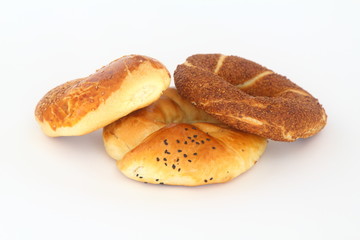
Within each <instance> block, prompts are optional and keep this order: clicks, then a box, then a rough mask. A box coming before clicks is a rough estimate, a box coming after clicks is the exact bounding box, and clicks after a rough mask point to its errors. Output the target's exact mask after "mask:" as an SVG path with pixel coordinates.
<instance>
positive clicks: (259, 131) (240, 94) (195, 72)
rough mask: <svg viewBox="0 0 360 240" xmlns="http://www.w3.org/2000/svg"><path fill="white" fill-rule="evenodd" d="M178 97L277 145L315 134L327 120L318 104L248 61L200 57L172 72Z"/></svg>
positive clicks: (301, 90) (285, 79)
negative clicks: (274, 141) (278, 142)
mask: <svg viewBox="0 0 360 240" xmlns="http://www.w3.org/2000/svg"><path fill="white" fill-rule="evenodd" d="M174 80H175V85H176V88H177V90H178V91H179V94H180V95H181V96H183V97H184V98H186V99H187V100H189V101H190V102H191V103H192V104H194V105H195V106H196V107H198V108H200V109H202V110H204V111H205V112H207V113H208V114H210V115H212V116H213V117H214V118H216V119H218V120H219V121H221V122H223V123H226V124H227V125H229V126H231V127H233V128H236V129H239V130H242V131H245V132H249V133H253V134H256V135H259V136H262V137H265V138H270V139H272V140H277V141H295V140H296V139H298V138H307V137H310V136H312V135H314V134H316V133H318V132H319V131H320V130H321V129H322V128H323V127H324V126H325V124H326V120H327V116H326V113H325V110H324V109H323V107H322V106H321V105H320V104H319V102H318V100H317V99H316V98H314V97H313V96H311V94H310V93H308V92H307V91H305V90H303V89H302V88H300V87H299V86H297V85H296V84H294V83H293V82H291V81H290V80H289V79H287V78H286V77H284V76H281V75H279V74H276V73H274V72H273V71H271V70H269V69H267V68H265V67H263V66H261V65H259V64H257V63H254V62H252V61H249V60H246V59H244V58H240V57H236V56H224V55H221V54H198V55H193V56H191V57H189V58H187V59H186V62H185V63H183V64H181V65H179V66H178V67H177V69H176V71H175V73H174Z"/></svg>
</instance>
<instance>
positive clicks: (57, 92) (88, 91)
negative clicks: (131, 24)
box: [35, 55, 170, 135]
mask: <svg viewBox="0 0 360 240" xmlns="http://www.w3.org/2000/svg"><path fill="white" fill-rule="evenodd" d="M145 63H150V64H151V65H150V66H151V67H152V68H153V69H159V70H163V71H165V72H166V73H167V77H168V79H170V74H169V73H168V71H167V70H166V68H165V67H164V66H163V65H162V64H161V63H159V62H158V61H157V60H155V59H152V58H149V57H145V56H140V55H130V56H124V57H122V58H119V59H117V60H115V61H113V62H111V63H110V64H108V65H107V66H104V67H102V68H101V69H99V70H97V71H96V73H94V74H92V75H90V76H88V77H86V78H80V79H76V80H73V81H69V82H67V83H65V84H62V85H60V86H58V87H56V88H54V89H52V90H51V91H49V92H48V93H47V94H46V95H45V96H44V97H43V98H42V99H41V100H40V102H39V103H38V105H37V107H36V110H35V116H36V119H37V120H38V121H39V123H40V124H45V123H46V124H48V125H49V126H50V128H51V130H50V128H49V130H48V131H53V132H56V130H57V129H58V128H66V127H68V128H71V127H72V126H75V125H76V124H77V123H78V122H79V121H80V120H82V119H83V118H84V116H85V115H87V114H88V113H89V112H92V111H95V110H97V109H98V108H99V106H100V105H102V104H105V103H107V100H108V99H109V97H110V96H112V94H113V93H114V92H116V91H118V90H119V89H121V87H122V85H123V82H124V81H125V80H126V79H128V78H130V77H131V74H132V73H133V72H135V71H136V70H137V69H138V68H139V67H140V66H143V65H144V64H145ZM144 77H145V78H146V76H144ZM134 82H135V81H134ZM168 82H169V81H168ZM165 85H166V84H164V88H163V89H162V90H164V89H165V88H166V87H167V86H168V84H167V85H166V86H165ZM122 91H124V92H125V91H126V90H122ZM160 93H161V91H160V92H159V95H160ZM149 104H150V103H149ZM134 110H136V108H135V109H134ZM119 117H121V116H119ZM113 120H116V119H113ZM94 124H95V125H96V123H94ZM101 127H102V126H96V128H101ZM92 130H95V129H92ZM54 135H56V134H54Z"/></svg>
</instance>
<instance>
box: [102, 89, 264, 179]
mask: <svg viewBox="0 0 360 240" xmlns="http://www.w3.org/2000/svg"><path fill="white" fill-rule="evenodd" d="M103 139H104V144H105V148H106V150H107V152H108V154H109V155H110V156H111V157H112V158H114V159H116V160H117V166H118V168H119V169H120V171H121V172H122V173H123V174H125V175H126V176H127V177H129V178H131V179H134V180H137V181H141V182H147V183H154V184H168V185H185V186H196V185H204V184H211V183H221V182H226V181H228V180H230V179H233V178H234V177H236V176H238V175H239V174H241V173H243V172H244V171H246V170H248V169H249V168H250V167H251V166H253V165H254V164H255V163H256V161H257V160H258V159H259V157H260V155H261V154H262V153H263V152H264V150H265V148H266V143H267V141H266V139H265V138H262V137H259V136H255V135H252V134H248V133H244V132H241V131H238V130H234V129H231V128H229V127H227V126H225V125H224V124H221V123H219V122H218V121H217V120H215V119H214V118H212V117H211V116H209V115H208V114H206V113H205V112H203V111H202V110H199V109H197V108H196V107H194V106H193V105H192V104H191V103H189V102H188V101H186V100H185V99H183V98H182V97H180V96H179V95H178V93H177V91H176V90H175V89H167V90H166V91H165V92H164V95H163V96H161V97H160V99H159V100H157V101H156V102H154V103H153V104H151V105H150V106H148V107H146V108H143V109H140V110H137V111H135V112H133V113H131V114H129V115H127V116H126V117H124V118H121V119H119V120H117V121H116V122H114V123H112V124H110V125H108V126H106V127H105V128H104V132H103Z"/></svg>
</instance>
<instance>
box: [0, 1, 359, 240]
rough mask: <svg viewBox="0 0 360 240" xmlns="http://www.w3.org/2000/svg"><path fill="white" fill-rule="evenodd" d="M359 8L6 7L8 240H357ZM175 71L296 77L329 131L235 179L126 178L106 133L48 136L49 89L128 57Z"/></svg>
mask: <svg viewBox="0 0 360 240" xmlns="http://www.w3.org/2000/svg"><path fill="white" fill-rule="evenodd" d="M359 10H360V2H359V1H356V0H354V1H345V0H341V1H331V0H329V1H315V0H311V1H285V0H284V1H280V0H279V1H250V0H249V1H225V0H222V1H196V0H192V1H189V0H183V1H179V2H171V1H154V0H153V1H143V2H141V1H124V2H122V1H107V0H104V1H91V0H90V1H53V2H52V1H38V0H35V1H16V0H15V1H1V6H0V27H1V31H0V74H1V75H0V76H1V79H0V81H1V85H0V86H1V94H0V98H1V99H0V102H1V119H0V121H1V125H0V126H1V138H0V141H1V155H0V239H4V240H7V239H156V240H159V239H229V238H230V239H360V230H359V227H360V206H359V205H360V187H359V185H360V172H359V170H360V157H359V148H360V140H359V139H360V138H359V135H360V129H359V117H360V107H359V103H360V101H359V96H360V94H359V90H360V84H359V81H360V80H359V78H360V77H359V76H360V70H359V69H360V66H359V63H360V47H359V46H360V24H359V23H360V17H359V16H360V14H359ZM132 53H135V54H144V55H148V56H151V57H154V58H156V59H158V60H160V61H161V62H163V63H164V64H165V65H166V66H167V67H168V69H169V70H170V72H173V71H174V70H175V68H176V65H177V64H180V63H182V62H183V61H184V60H185V58H186V57H187V56H190V55H192V54H195V53H223V54H232V55H238V56H242V57H245V58H248V59H251V60H253V61H256V62H258V63H260V64H262V65H265V66H267V67H268V68H270V69H272V70H274V71H276V72H278V73H280V74H283V75H286V76H287V77H289V78H290V79H291V80H292V81H294V82H295V83H297V84H298V85H300V86H302V87H303V88H304V89H306V90H308V91H309V92H310V93H312V94H313V95H314V96H315V97H317V98H318V99H319V100H320V102H321V103H322V104H323V106H324V107H325V109H326V111H327V113H328V117H329V119H328V124H327V126H326V128H325V129H324V130H323V131H322V132H321V133H320V134H318V135H316V136H315V137H312V138H310V139H306V140H300V141H297V142H295V143H279V142H270V143H269V145H268V148H267V150H266V152H265V154H264V155H263V157H262V158H261V159H260V161H259V162H258V164H257V165H256V166H254V167H253V168H252V169H251V170H250V171H248V172H246V173H245V174H243V175H241V176H239V177H238V178H236V179H234V180H233V181H230V182H228V183H226V184H217V185H208V186H202V187H173V186H159V185H150V184H143V183H139V182H135V181H133V180H129V179H127V178H125V177H124V176H123V175H122V174H121V173H120V172H119V171H118V170H117V168H116V166H115V162H114V161H113V160H112V159H111V158H110V157H108V156H107V155H106V153H105V150H104V148H103V143H102V139H101V131H97V132H94V133H92V134H89V135H86V136H82V137H63V138H49V137H46V136H45V135H44V134H43V133H42V132H41V131H40V128H39V127H38V125H37V123H36V122H35V120H34V116H33V112H34V108H35V106H36V104H37V102H38V100H39V99H40V98H41V97H42V96H43V95H44V94H45V93H46V92H47V91H48V90H50V89H51V88H53V87H55V86H57V85H59V84H61V83H63V82H65V81H68V80H71V79H75V78H78V77H82V76H87V75H89V74H91V73H92V72H94V71H95V70H96V69H98V68H99V67H101V66H103V65H105V64H107V63H109V62H110V61H112V60H114V59H116V58H118V57H121V56H123V55H126V54H132Z"/></svg>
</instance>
